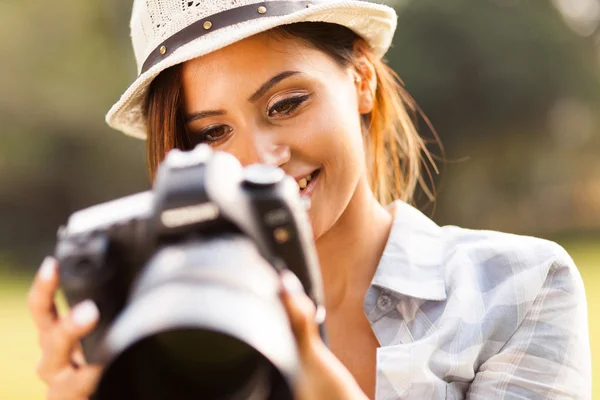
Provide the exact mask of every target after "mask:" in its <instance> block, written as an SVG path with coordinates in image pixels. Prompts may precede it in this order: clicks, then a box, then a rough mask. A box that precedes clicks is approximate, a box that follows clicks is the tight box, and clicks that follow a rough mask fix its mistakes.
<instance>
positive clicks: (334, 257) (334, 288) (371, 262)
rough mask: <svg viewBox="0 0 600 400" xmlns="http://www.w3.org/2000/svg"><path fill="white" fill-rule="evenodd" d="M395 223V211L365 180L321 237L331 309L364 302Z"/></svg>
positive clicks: (327, 300)
mask: <svg viewBox="0 0 600 400" xmlns="http://www.w3.org/2000/svg"><path fill="white" fill-rule="evenodd" d="M391 226H392V215H391V214H390V213H389V212H388V211H387V210H386V209H385V208H384V207H383V206H382V205H381V204H379V202H378V201H377V200H376V199H375V197H374V196H373V194H372V192H371V190H370V188H369V186H368V183H367V182H366V181H361V182H359V183H358V186H357V189H356V191H355V193H354V195H353V196H352V199H351V200H350V202H349V203H348V206H347V207H346V209H345V210H344V212H343V213H342V215H341V216H340V218H339V219H338V220H337V221H336V223H335V224H334V225H333V226H332V227H331V229H329V230H328V231H327V233H325V234H324V235H323V236H321V237H320V238H318V239H317V241H316V247H317V253H318V255H319V262H320V264H321V274H322V276H323V285H324V289H325V306H326V308H327V310H328V312H329V313H331V312H336V311H337V310H338V309H340V308H343V305H349V306H350V307H355V306H357V305H359V304H360V306H361V307H362V303H363V300H364V296H365V294H366V292H367V290H368V288H369V286H370V283H371V280H372V279H373V276H374V274H375V271H376V269H377V266H378V264H379V260H380V258H381V255H382V254H383V250H384V248H385V244H386V243H387V239H388V237H389V232H390V229H391ZM357 302H358V304H357Z"/></svg>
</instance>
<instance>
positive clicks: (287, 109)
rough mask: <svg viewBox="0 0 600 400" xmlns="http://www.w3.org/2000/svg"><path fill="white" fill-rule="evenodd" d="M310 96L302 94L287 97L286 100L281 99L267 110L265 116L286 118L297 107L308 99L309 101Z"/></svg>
mask: <svg viewBox="0 0 600 400" xmlns="http://www.w3.org/2000/svg"><path fill="white" fill-rule="evenodd" d="M310 96H311V95H310V94H303V95H297V96H292V97H288V98H287V99H283V100H281V101H279V102H277V103H275V104H274V105H273V106H272V107H270V108H269V111H268V112H267V114H268V115H269V117H271V118H272V117H276V116H278V115H280V116H288V115H290V114H292V113H293V112H294V111H296V109H297V108H298V107H300V106H301V105H302V104H304V103H306V101H307V100H308V99H310Z"/></svg>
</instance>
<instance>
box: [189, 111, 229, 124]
mask: <svg viewBox="0 0 600 400" xmlns="http://www.w3.org/2000/svg"><path fill="white" fill-rule="evenodd" d="M225 114H226V112H225V110H211V111H200V112H193V113H191V114H189V115H186V116H185V123H186V124H187V123H190V122H192V121H196V120H199V119H202V118H206V117H214V116H219V115H225Z"/></svg>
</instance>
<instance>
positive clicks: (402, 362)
mask: <svg viewBox="0 0 600 400" xmlns="http://www.w3.org/2000/svg"><path fill="white" fill-rule="evenodd" d="M393 206H394V207H395V219H394V224H393V227H392V230H391V233H390V238H389V240H388V243H387V245H386V247H385V251H384V254H383V257H382V259H381V261H380V263H379V266H378V269H377V272H376V274H375V277H374V278H373V282H372V285H371V287H370V289H369V291H368V293H367V296H366V299H365V304H364V307H365V313H366V315H367V317H368V318H369V320H370V322H371V326H372V328H373V331H374V332H375V335H376V336H377V339H378V340H379V343H380V346H381V347H380V348H379V349H378V350H377V389H376V399H377V400H389V399H419V400H427V399H485V400H492V399H590V398H591V356H590V345H589V334H588V327H587V305H586V299H585V292H584V287H583V282H582V279H581V276H580V274H579V272H578V270H577V268H576V267H575V265H574V264H573V261H572V259H571V258H570V257H569V255H568V254H567V253H566V252H565V251H564V250H563V249H562V248H561V247H560V246H558V245H557V244H555V243H552V242H548V241H545V240H542V239H535V238H530V237H523V236H516V235H509V234H504V233H498V232H491V231H473V230H467V229H461V228H458V227H454V226H448V227H439V226H437V225H436V224H435V223H434V222H433V221H431V220H430V219H429V218H427V217H426V216H425V215H423V214H421V212H419V211H418V210H416V209H415V208H413V207H411V206H409V205H407V204H405V203H402V202H395V203H393Z"/></svg>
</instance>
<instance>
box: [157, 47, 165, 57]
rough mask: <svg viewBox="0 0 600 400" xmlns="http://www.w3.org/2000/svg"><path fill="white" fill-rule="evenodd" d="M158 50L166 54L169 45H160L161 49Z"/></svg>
mask: <svg viewBox="0 0 600 400" xmlns="http://www.w3.org/2000/svg"><path fill="white" fill-rule="evenodd" d="M158 52H159V53H160V54H161V55H163V56H164V55H165V53H166V52H167V46H160V49H159V50H158Z"/></svg>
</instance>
